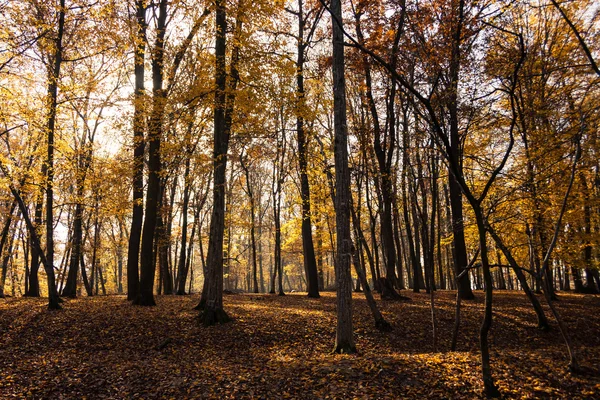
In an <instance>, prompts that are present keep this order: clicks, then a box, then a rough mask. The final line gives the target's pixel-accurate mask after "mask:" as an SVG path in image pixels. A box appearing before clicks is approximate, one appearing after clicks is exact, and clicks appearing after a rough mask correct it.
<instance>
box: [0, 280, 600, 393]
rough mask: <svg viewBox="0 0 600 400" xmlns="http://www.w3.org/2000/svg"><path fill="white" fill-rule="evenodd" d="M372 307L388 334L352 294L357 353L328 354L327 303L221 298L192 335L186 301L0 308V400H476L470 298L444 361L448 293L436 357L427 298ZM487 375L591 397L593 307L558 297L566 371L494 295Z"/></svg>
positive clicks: (587, 301)
mask: <svg viewBox="0 0 600 400" xmlns="http://www.w3.org/2000/svg"><path fill="white" fill-rule="evenodd" d="M404 294H406V295H407V296H409V297H411V298H412V301H410V302H401V303H399V302H378V304H379V305H380V307H381V309H382V311H383V313H384V315H385V317H386V318H387V319H388V321H389V322H391V323H392V325H393V326H394V331H393V332H391V333H380V332H378V331H377V330H375V328H374V324H373V323H372V318H371V315H370V313H369V310H368V308H367V306H366V303H365V301H364V298H363V296H362V294H355V297H354V298H355V300H356V301H355V303H354V304H355V318H354V320H355V332H356V344H357V347H358V350H359V354H358V355H334V354H331V350H332V348H333V342H334V334H335V296H334V294H333V293H324V295H323V296H322V298H320V299H308V298H306V297H305V296H304V295H302V294H292V295H288V296H285V297H277V296H269V295H249V294H246V295H226V296H225V308H226V311H227V312H228V313H229V315H230V316H231V317H232V318H233V320H234V321H233V322H232V323H229V324H226V325H222V326H215V327H211V328H204V327H201V326H199V325H198V323H197V321H196V319H195V317H196V315H197V312H195V311H193V310H192V307H193V306H194V305H195V304H196V303H197V301H198V299H197V297H196V296H192V297H177V296H162V297H159V298H158V306H157V307H154V308H141V307H135V306H132V305H130V304H128V303H127V302H126V301H125V298H124V297H119V296H115V297H96V298H81V299H77V300H68V301H65V303H64V309H63V310H61V311H54V312H49V311H47V310H46V307H45V301H44V300H43V299H7V300H3V299H0V398H2V399H6V398H36V399H37V398H49V399H61V398H64V399H71V398H88V399H104V398H111V399H122V398H144V399H154V398H167V399H170V398H174V399H185V398H218V399H226V398H248V399H250V398H264V399H274V398H301V399H319V398H338V399H352V398H357V399H399V398H465V399H471V398H477V397H480V396H481V395H482V391H481V388H482V384H481V381H480V364H479V352H478V327H479V324H480V321H481V318H482V312H483V295H482V293H477V300H475V301H471V302H463V305H464V307H463V324H462V329H461V336H460V338H459V342H458V349H457V350H458V351H457V352H448V351H447V350H448V348H449V346H450V332H451V330H452V325H453V318H454V308H453V307H454V306H453V304H454V294H453V293H451V292H441V293H437V294H436V300H437V306H438V307H439V308H438V319H439V337H440V343H439V350H440V351H441V352H433V347H432V333H431V314H430V309H429V297H428V295H425V294H416V295H415V294H412V293H410V292H405V293H404ZM495 302H496V304H495V312H494V324H493V328H492V332H491V337H490V339H491V340H490V344H491V348H492V363H493V364H492V366H493V373H494V376H495V378H496V381H497V384H498V386H499V387H500V390H501V391H502V393H503V394H504V396H505V397H506V398H570V399H573V398H600V376H598V374H594V371H598V369H599V368H600V320H599V318H598V315H600V314H599V310H600V298H599V297H593V296H579V295H562V296H561V301H559V302H558V303H557V305H558V308H559V310H560V312H561V314H562V316H563V317H564V320H565V322H566V324H567V325H568V327H569V329H570V333H571V335H572V338H573V342H574V344H575V347H576V349H577V350H578V354H579V356H580V359H581V361H582V364H584V365H585V366H586V367H587V368H588V370H589V373H588V374H587V375H584V376H575V375H571V374H570V373H569V372H567V371H566V365H567V357H566V352H565V347H564V345H563V342H562V339H561V338H560V334H559V332H558V329H557V326H556V325H555V324H553V330H552V331H551V332H548V333H544V332H539V331H538V330H537V329H536V327H535V315H534V314H533V312H532V311H531V309H530V307H529V305H528V303H527V300H526V299H525V297H524V295H523V294H521V293H517V292H508V293H507V292H504V293H501V292H495Z"/></svg>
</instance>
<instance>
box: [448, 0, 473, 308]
mask: <svg viewBox="0 0 600 400" xmlns="http://www.w3.org/2000/svg"><path fill="white" fill-rule="evenodd" d="M456 6H457V8H458V9H457V10H453V11H455V13H454V25H455V26H454V27H453V35H452V36H453V37H452V39H453V40H452V54H451V59H450V66H449V74H450V88H449V91H448V97H449V102H448V113H449V119H450V121H449V122H450V149H449V150H450V151H449V153H450V154H449V157H450V158H451V159H452V163H453V164H454V165H456V167H457V168H458V171H457V173H460V174H462V163H461V161H460V160H461V159H462V157H461V152H462V150H461V145H460V134H459V127H458V123H459V121H458V93H459V91H458V81H459V73H460V63H461V53H460V51H461V50H460V47H461V41H462V30H463V24H464V0H459V1H458V4H456ZM461 176H462V175H461ZM448 179H449V182H448V186H449V188H450V208H451V209H452V233H453V235H454V236H453V237H454V239H453V243H454V246H453V247H454V254H453V256H454V269H455V271H456V275H457V276H460V274H461V272H462V271H463V270H464V268H465V267H466V266H467V246H466V245H465V231H464V223H463V203H462V192H461V188H460V185H459V183H458V182H457V180H456V178H455V176H454V174H453V173H452V171H449V172H448ZM458 291H459V293H460V296H461V298H462V299H463V300H471V299H473V298H475V296H474V295H473V290H472V289H471V281H470V279H469V274H463V275H462V278H460V279H459V281H458Z"/></svg>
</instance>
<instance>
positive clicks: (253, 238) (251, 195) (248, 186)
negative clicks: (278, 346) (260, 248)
mask: <svg viewBox="0 0 600 400" xmlns="http://www.w3.org/2000/svg"><path fill="white" fill-rule="evenodd" d="M240 165H241V167H242V169H243V170H244V174H245V175H246V193H247V194H248V198H249V199H250V220H251V223H250V244H251V247H252V282H253V287H252V288H253V290H252V291H253V292H254V293H258V292H259V290H258V268H257V260H256V205H255V198H254V190H253V188H252V182H251V176H250V168H249V167H248V165H247V163H245V162H244V155H243V153H242V154H241V155H240Z"/></svg>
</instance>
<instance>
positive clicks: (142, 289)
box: [135, 0, 167, 306]
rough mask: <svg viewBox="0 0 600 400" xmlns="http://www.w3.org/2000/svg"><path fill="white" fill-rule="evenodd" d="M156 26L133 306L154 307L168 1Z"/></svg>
mask: <svg viewBox="0 0 600 400" xmlns="http://www.w3.org/2000/svg"><path fill="white" fill-rule="evenodd" d="M158 8H159V13H158V19H157V26H156V41H155V44H154V49H153V54H152V95H153V100H152V113H151V116H150V121H149V127H148V145H149V148H148V188H147V191H146V210H145V214H146V217H145V219H144V224H143V227H142V247H141V254H140V286H139V293H138V296H137V298H136V300H135V304H137V305H141V306H154V305H156V302H155V301H154V276H155V270H156V269H155V265H156V264H155V262H154V261H155V258H156V253H155V251H154V248H155V246H154V244H155V243H154V241H155V237H156V221H157V218H158V212H159V210H158V207H159V202H160V198H159V196H160V195H161V188H160V186H161V185H160V173H161V168H162V166H161V156H160V145H161V141H162V130H163V129H162V118H163V115H164V107H165V100H166V95H165V92H164V90H163V67H164V39H165V33H166V32H165V28H166V21H167V0H161V1H160V3H159V7H158Z"/></svg>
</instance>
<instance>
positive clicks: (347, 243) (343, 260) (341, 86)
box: [331, 0, 356, 353]
mask: <svg viewBox="0 0 600 400" xmlns="http://www.w3.org/2000/svg"><path fill="white" fill-rule="evenodd" d="M331 16H332V18H331V19H332V26H333V62H332V64H333V115H334V132H335V146H334V153H335V179H336V181H335V182H336V189H335V193H336V196H335V216H336V218H335V219H336V234H337V245H336V247H337V257H336V261H335V272H336V283H337V285H336V286H337V329H336V339H335V348H334V351H335V352H336V353H355V352H356V346H355V344H354V337H353V336H354V334H353V330H352V276H351V275H350V262H351V259H350V257H351V255H352V239H351V237H350V208H351V204H350V199H351V197H350V196H351V193H350V171H349V169H348V126H347V122H346V82H345V79H344V34H343V26H342V4H341V1H340V0H333V1H332V2H331Z"/></svg>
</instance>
